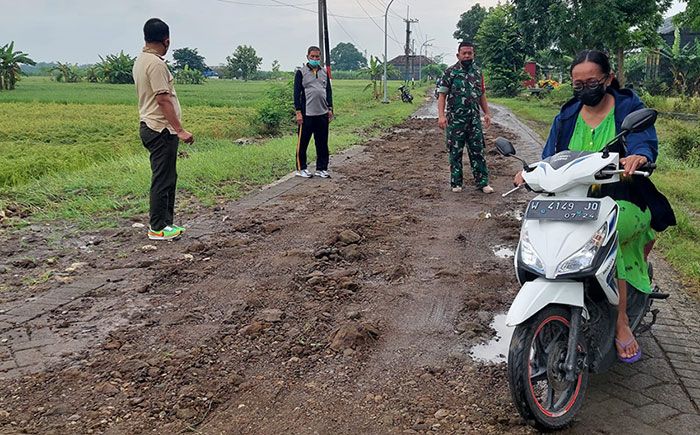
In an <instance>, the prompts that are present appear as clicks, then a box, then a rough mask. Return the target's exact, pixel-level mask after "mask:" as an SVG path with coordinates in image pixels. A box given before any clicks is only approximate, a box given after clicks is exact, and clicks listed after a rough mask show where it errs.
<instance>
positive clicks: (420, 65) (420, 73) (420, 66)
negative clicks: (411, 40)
mask: <svg viewBox="0 0 700 435" xmlns="http://www.w3.org/2000/svg"><path fill="white" fill-rule="evenodd" d="M434 40H435V38H433V39H428V35H425V42H424V43H423V44H421V46H420V50H418V81H419V82H420V81H421V80H423V47H425V57H428V47H431V46H432V44H428V43H429V42H430V41H434Z"/></svg>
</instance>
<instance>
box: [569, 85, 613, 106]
mask: <svg viewBox="0 0 700 435" xmlns="http://www.w3.org/2000/svg"><path fill="white" fill-rule="evenodd" d="M605 91H606V87H605V86H604V85H598V86H596V87H593V88H589V87H588V86H584V87H583V88H581V89H574V97H575V98H577V99H578V100H579V101H581V102H582V103H583V104H584V105H586V106H589V107H593V106H597V105H598V104H600V102H601V101H603V97H605Z"/></svg>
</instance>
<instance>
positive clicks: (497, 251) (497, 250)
mask: <svg viewBox="0 0 700 435" xmlns="http://www.w3.org/2000/svg"><path fill="white" fill-rule="evenodd" d="M491 250H492V251H493V254H494V255H495V256H496V257H498V258H513V257H514V256H515V250H514V249H513V248H511V247H510V246H505V245H496V246H494V247H492V248H491Z"/></svg>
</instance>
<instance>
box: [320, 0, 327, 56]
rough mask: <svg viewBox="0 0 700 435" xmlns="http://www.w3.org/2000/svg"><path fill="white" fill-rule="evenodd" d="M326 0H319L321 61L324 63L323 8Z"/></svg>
mask: <svg viewBox="0 0 700 435" xmlns="http://www.w3.org/2000/svg"><path fill="white" fill-rule="evenodd" d="M324 5H325V1H324V0H318V48H320V49H321V63H322V64H323V54H324V50H323V46H324V44H323V41H324V40H325V38H324V37H323V15H324V14H323V9H324Z"/></svg>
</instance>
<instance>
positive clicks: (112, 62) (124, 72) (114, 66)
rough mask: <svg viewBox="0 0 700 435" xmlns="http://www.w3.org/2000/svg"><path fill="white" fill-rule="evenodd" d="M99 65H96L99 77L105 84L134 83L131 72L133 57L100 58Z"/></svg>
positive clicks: (116, 55)
mask: <svg viewBox="0 0 700 435" xmlns="http://www.w3.org/2000/svg"><path fill="white" fill-rule="evenodd" d="M100 61H101V62H100V63H98V64H97V68H98V70H99V76H100V77H102V78H103V79H104V81H106V82H107V83H115V84H118V83H121V84H124V83H134V76H133V75H132V72H131V70H132V69H133V68H134V62H135V61H136V58H135V57H131V56H129V55H128V54H124V52H123V51H121V52H119V54H110V55H107V56H106V57H102V56H100Z"/></svg>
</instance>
